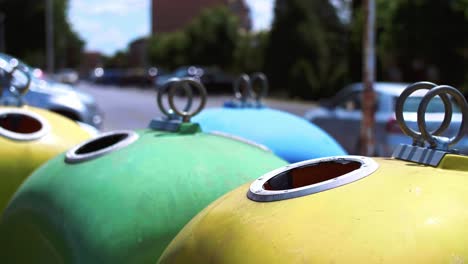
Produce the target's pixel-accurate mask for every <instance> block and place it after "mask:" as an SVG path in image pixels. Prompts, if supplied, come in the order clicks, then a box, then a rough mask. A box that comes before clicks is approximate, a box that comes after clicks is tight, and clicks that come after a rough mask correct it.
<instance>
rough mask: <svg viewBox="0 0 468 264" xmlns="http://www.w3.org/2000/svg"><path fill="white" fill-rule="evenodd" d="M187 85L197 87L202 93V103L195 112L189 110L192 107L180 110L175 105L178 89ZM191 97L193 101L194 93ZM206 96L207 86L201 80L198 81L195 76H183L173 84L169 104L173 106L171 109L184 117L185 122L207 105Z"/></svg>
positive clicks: (170, 89)
mask: <svg viewBox="0 0 468 264" xmlns="http://www.w3.org/2000/svg"><path fill="white" fill-rule="evenodd" d="M185 85H187V86H188V87H190V88H192V87H195V88H197V89H198V91H199V94H200V99H201V101H200V104H199V105H198V107H197V108H196V109H195V111H193V112H189V111H190V109H187V110H184V111H180V110H179V109H178V108H177V106H176V105H175V102H174V96H175V94H176V91H177V90H178V89H180V88H184V87H185ZM189 97H190V98H189V100H190V101H191V100H192V99H193V94H192V95H191V96H189ZM206 97H207V93H206V89H205V87H204V86H203V84H201V83H200V82H199V81H197V80H196V79H194V78H182V79H180V81H178V82H176V83H175V84H174V85H172V86H171V87H170V88H169V105H170V106H171V109H172V110H173V111H174V112H175V113H176V114H177V115H179V116H181V117H182V121H183V122H190V118H191V117H192V116H195V115H196V114H198V113H200V111H201V110H202V109H203V108H204V107H205V105H206Z"/></svg>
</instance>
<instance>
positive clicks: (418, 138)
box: [395, 82, 452, 147]
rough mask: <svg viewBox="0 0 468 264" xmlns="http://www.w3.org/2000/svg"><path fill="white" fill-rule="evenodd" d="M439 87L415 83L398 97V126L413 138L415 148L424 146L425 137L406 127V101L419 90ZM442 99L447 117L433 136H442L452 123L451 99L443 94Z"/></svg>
mask: <svg viewBox="0 0 468 264" xmlns="http://www.w3.org/2000/svg"><path fill="white" fill-rule="evenodd" d="M435 87H437V85H436V84H434V83H431V82H417V83H414V84H412V85H410V86H408V87H407V88H406V89H405V90H404V91H403V92H402V93H401V95H400V96H399V97H398V99H397V101H396V106H395V116H396V120H397V122H398V124H399V125H400V128H401V130H402V131H403V133H405V134H406V135H408V136H410V137H412V138H413V145H414V146H421V147H422V146H424V137H423V136H422V134H421V133H420V132H418V131H415V130H413V129H411V128H409V127H408V126H407V125H406V122H405V118H404V117H403V106H404V104H405V102H406V99H407V98H408V97H409V96H410V95H411V94H412V93H414V92H415V91H417V90H431V89H433V88H435ZM440 98H441V99H442V102H443V103H444V107H445V115H444V120H443V121H442V123H441V124H440V126H439V127H438V128H437V129H435V130H434V131H431V132H430V133H431V134H433V135H440V134H442V133H443V132H444V131H445V130H446V129H447V128H448V127H449V125H450V122H451V121H452V115H451V114H450V115H448V114H447V113H448V112H450V113H452V104H451V102H450V98H449V97H448V96H447V95H446V94H441V95H440Z"/></svg>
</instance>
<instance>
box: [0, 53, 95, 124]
mask: <svg viewBox="0 0 468 264" xmlns="http://www.w3.org/2000/svg"><path fill="white" fill-rule="evenodd" d="M13 59H15V58H14V57H12V56H9V55H7V54H3V53H0V60H4V61H7V62H9V61H11V60H13ZM18 62H19V63H20V64H21V65H22V66H24V67H26V68H27V69H28V70H29V71H30V72H31V73H32V74H31V85H30V88H29V92H28V93H27V94H26V95H25V96H24V97H23V99H24V100H25V101H26V104H28V105H31V106H34V107H39V108H44V109H47V110H50V111H52V112H55V113H58V114H60V115H63V116H65V117H68V118H70V119H72V120H74V121H77V122H78V123H80V124H81V125H82V126H84V127H88V128H89V129H90V130H97V129H99V128H100V127H101V126H102V122H103V115H102V112H101V111H100V109H99V107H98V106H97V104H96V101H95V100H94V98H93V97H92V96H90V95H89V94H86V93H84V92H82V91H79V90H77V89H75V88H73V86H71V85H68V84H63V83H59V82H56V81H53V80H50V79H48V78H46V77H44V76H42V74H41V71H40V70H39V69H34V68H32V67H30V66H29V65H27V64H25V63H23V62H21V61H19V60H18ZM4 78H6V77H5V76H2V75H0V83H2V84H4V83H5V80H4ZM3 93H6V94H4V95H3V96H4V97H7V98H8V97H9V96H13V95H12V94H11V92H10V91H9V90H8V89H3ZM0 97H1V96H0Z"/></svg>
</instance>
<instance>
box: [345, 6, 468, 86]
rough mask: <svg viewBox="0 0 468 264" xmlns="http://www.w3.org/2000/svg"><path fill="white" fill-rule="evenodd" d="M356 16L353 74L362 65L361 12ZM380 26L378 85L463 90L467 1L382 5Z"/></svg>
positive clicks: (467, 53)
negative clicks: (431, 85) (460, 87)
mask: <svg viewBox="0 0 468 264" xmlns="http://www.w3.org/2000/svg"><path fill="white" fill-rule="evenodd" d="M354 13H355V15H354V22H353V26H352V42H353V45H352V52H353V53H354V54H355V56H353V58H354V63H353V65H354V66H355V67H352V68H356V67H357V66H358V65H360V62H361V58H360V55H361V53H360V50H361V47H360V45H361V37H362V24H363V23H362V22H363V17H362V7H361V6H355V12H354ZM376 24H377V55H378V67H379V75H378V79H380V80H390V81H405V82H414V81H421V80H429V81H434V82H437V83H448V84H452V85H460V84H461V83H462V82H463V80H464V78H467V77H468V76H466V69H467V67H468V1H467V0H450V1H446V0H418V1H406V0H394V1H386V0H378V1H377V22H376ZM360 77H361V76H359V75H358V74H356V71H355V72H354V73H353V79H355V80H359V79H360ZM467 81H468V80H467Z"/></svg>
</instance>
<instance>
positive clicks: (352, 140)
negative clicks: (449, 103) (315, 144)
mask: <svg viewBox="0 0 468 264" xmlns="http://www.w3.org/2000/svg"><path fill="white" fill-rule="evenodd" d="M407 86H408V84H405V83H385V82H377V83H375V84H374V91H375V93H376V95H377V97H376V101H377V102H376V104H377V105H376V113H375V141H376V153H375V155H377V156H390V155H391V154H392V153H393V150H394V149H395V147H396V146H398V145H399V144H411V138H410V137H408V136H406V135H404V134H403V132H402V130H401V129H400V127H399V125H398V122H397V120H396V116H395V104H396V100H397V98H398V97H399V96H400V94H401V93H402V92H403V90H404V89H405V88H406V87H407ZM362 92H363V86H362V83H355V84H351V85H349V86H347V87H345V88H344V89H343V90H341V91H340V92H338V93H337V94H336V96H334V97H333V98H331V99H329V100H324V101H321V102H320V103H321V104H320V106H319V107H317V108H314V109H311V110H309V111H307V112H306V114H305V116H304V117H305V118H306V119H307V120H310V121H311V122H313V123H314V124H316V125H318V126H319V127H321V128H322V129H324V130H325V131H327V132H328V133H329V134H330V135H332V136H333V137H334V138H335V139H336V140H337V141H338V142H339V143H340V144H341V146H343V147H344V148H345V149H346V151H348V153H350V154H358V153H359V148H360V144H361V139H360V126H361V120H362V102H361V100H362ZM425 93H426V91H417V92H415V93H413V94H412V95H411V96H410V97H408V99H407V100H406V103H405V107H404V109H403V116H404V118H405V121H406V123H407V125H408V126H409V127H410V128H412V129H414V130H416V131H419V129H418V128H417V110H418V106H419V103H420V101H421V100H422V97H423V96H424V94H425ZM444 109H445V108H444V104H443V102H442V100H441V99H440V98H439V97H436V98H434V99H433V100H431V102H430V103H429V106H428V110H427V111H426V124H427V127H428V128H429V130H434V129H435V128H437V127H438V126H439V124H440V123H441V122H442V120H443V118H444V111H445V110H444ZM461 121H462V114H461V113H460V109H459V108H458V107H454V109H453V115H452V123H451V124H450V127H449V129H448V130H447V132H446V133H444V134H443V135H445V136H447V135H450V136H454V135H455V134H456V133H457V131H458V128H459V126H460V123H461ZM455 148H456V149H459V150H460V152H461V153H464V154H468V138H467V137H464V138H463V139H462V140H460V142H458V143H457V144H456V145H455Z"/></svg>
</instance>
